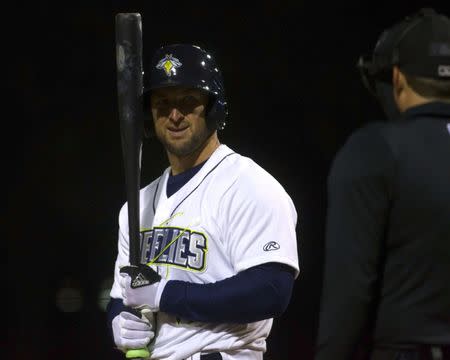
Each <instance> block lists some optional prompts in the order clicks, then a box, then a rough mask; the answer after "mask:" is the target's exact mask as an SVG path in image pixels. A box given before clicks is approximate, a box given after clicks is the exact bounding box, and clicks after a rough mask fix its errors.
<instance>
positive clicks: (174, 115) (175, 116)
mask: <svg viewBox="0 0 450 360" xmlns="http://www.w3.org/2000/svg"><path fill="white" fill-rule="evenodd" d="M169 119H170V120H171V121H173V122H179V121H180V120H182V119H183V114H182V113H181V111H180V110H178V109H177V108H175V107H174V108H173V109H172V110H171V111H170V113H169Z"/></svg>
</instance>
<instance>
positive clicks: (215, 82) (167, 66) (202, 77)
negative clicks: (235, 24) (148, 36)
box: [143, 44, 228, 132]
mask: <svg viewBox="0 0 450 360" xmlns="http://www.w3.org/2000/svg"><path fill="white" fill-rule="evenodd" d="M144 69H145V70H144V91H143V96H144V106H145V107H146V109H145V110H147V109H148V108H149V98H150V96H149V95H150V93H151V91H152V90H154V89H159V88H165V87H171V86H184V87H188V88H194V89H200V90H203V91H205V92H206V93H207V94H208V95H209V97H210V101H209V103H208V107H207V109H206V119H207V123H208V126H210V127H211V128H213V129H218V130H221V129H223V128H224V127H225V124H226V118H227V115H228V106H227V101H226V98H225V89H224V86H223V78H222V74H221V72H220V69H219V67H218V65H217V64H216V62H215V60H214V58H213V56H212V55H211V54H210V53H208V52H207V51H205V50H204V49H202V48H200V47H199V46H196V45H191V44H171V45H165V46H162V47H160V48H159V49H157V50H156V51H155V53H154V54H153V57H152V60H151V62H150V64H149V65H148V66H145V65H144ZM146 118H150V119H151V116H147V117H146ZM151 126H153V125H152V124H148V126H147V125H146V128H147V129H146V132H148V131H149V129H150V128H151Z"/></svg>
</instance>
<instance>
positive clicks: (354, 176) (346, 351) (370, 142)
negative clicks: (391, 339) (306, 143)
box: [315, 124, 395, 360]
mask: <svg viewBox="0 0 450 360" xmlns="http://www.w3.org/2000/svg"><path fill="white" fill-rule="evenodd" d="M380 131H381V130H380V127H379V126H378V124H373V125H371V126H368V127H365V128H363V129H360V130H359V131H357V132H356V133H355V134H353V135H352V136H351V137H350V138H349V140H348V141H347V142H346V144H345V145H344V146H343V148H342V149H341V150H340V151H339V152H338V154H337V156H336V157H335V159H334V161H333V164H332V167H331V170H330V173H329V177H328V209H327V220H326V234H325V253H324V259H325V262H324V278H323V288H322V296H321V308H320V316H319V317H320V319H319V330H318V336H317V337H318V340H317V349H316V351H317V353H316V357H315V359H316V360H322V359H330V358H332V359H336V360H339V359H342V360H344V359H350V358H351V357H352V354H354V352H355V350H356V349H357V347H358V344H359V343H360V341H361V340H362V338H363V336H364V335H365V334H364V332H365V329H366V327H367V326H368V325H369V324H370V320H371V315H372V311H373V308H372V306H373V300H374V297H375V289H376V284H377V281H378V279H379V274H378V268H379V265H380V262H381V256H382V248H383V237H384V233H385V226H386V222H387V218H388V212H389V206H390V193H391V190H390V186H391V184H392V177H393V174H394V171H395V161H394V158H393V156H392V153H391V151H390V148H389V146H388V145H387V143H386V142H385V141H384V139H383V137H382V135H381V132H380Z"/></svg>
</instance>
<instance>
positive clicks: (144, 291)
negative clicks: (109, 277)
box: [119, 273, 167, 312]
mask: <svg viewBox="0 0 450 360" xmlns="http://www.w3.org/2000/svg"><path fill="white" fill-rule="evenodd" d="M120 276H121V278H120V280H119V284H120V287H121V288H122V298H123V303H124V305H125V306H130V307H133V308H136V309H145V308H147V309H150V310H151V311H152V312H157V311H159V303H160V301H161V295H162V293H163V291H164V288H165V286H166V284H167V280H166V279H163V278H161V279H160V280H159V281H157V282H155V283H152V284H148V285H144V286H140V287H137V288H132V287H131V277H130V275H128V274H126V273H120Z"/></svg>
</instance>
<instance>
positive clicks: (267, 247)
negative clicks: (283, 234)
mask: <svg viewBox="0 0 450 360" xmlns="http://www.w3.org/2000/svg"><path fill="white" fill-rule="evenodd" d="M279 248H280V244H278V243H277V242H276V241H269V242H268V243H267V244H266V245H264V247H263V250H264V251H272V250H278V249H279Z"/></svg>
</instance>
